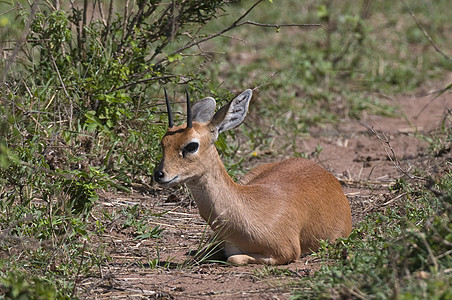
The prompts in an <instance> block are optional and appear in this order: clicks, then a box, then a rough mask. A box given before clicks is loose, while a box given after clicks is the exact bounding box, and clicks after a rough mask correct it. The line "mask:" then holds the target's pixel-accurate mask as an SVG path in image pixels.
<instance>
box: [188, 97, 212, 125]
mask: <svg viewBox="0 0 452 300" xmlns="http://www.w3.org/2000/svg"><path fill="white" fill-rule="evenodd" d="M216 105H217V102H216V101H215V99H213V98H212V97H207V98H204V99H202V100H199V101H198V102H196V103H195V104H194V105H193V107H192V108H191V112H192V118H193V121H195V122H199V123H207V122H209V121H210V120H211V119H212V116H213V114H214V113H215V107H216Z"/></svg>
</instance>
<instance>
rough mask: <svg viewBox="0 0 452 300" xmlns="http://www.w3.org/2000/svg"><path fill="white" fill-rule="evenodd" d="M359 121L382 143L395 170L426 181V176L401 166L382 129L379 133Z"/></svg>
mask: <svg viewBox="0 0 452 300" xmlns="http://www.w3.org/2000/svg"><path fill="white" fill-rule="evenodd" d="M360 123H361V124H362V125H363V126H364V127H366V128H367V129H368V130H369V131H371V132H372V133H373V134H374V135H375V137H376V138H377V139H378V140H379V141H380V143H381V144H382V145H383V147H384V149H385V152H386V156H387V157H388V158H389V160H390V161H391V162H392V164H393V165H394V167H395V168H396V170H397V171H399V172H400V173H402V174H404V175H406V176H408V177H409V178H411V179H417V180H424V181H428V179H427V178H424V177H420V176H416V175H414V174H411V173H410V172H408V170H406V169H405V168H404V167H403V166H402V164H401V162H400V160H399V159H398V158H397V156H396V155H395V153H394V149H393V148H392V146H391V144H390V143H389V139H388V138H387V136H386V135H385V133H384V132H383V131H382V132H381V133H379V132H377V131H376V130H375V129H374V128H373V127H371V126H369V125H367V124H366V123H364V122H360Z"/></svg>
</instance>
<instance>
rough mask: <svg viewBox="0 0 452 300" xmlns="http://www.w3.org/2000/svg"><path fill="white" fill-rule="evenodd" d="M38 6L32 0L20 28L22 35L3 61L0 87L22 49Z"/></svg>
mask: <svg viewBox="0 0 452 300" xmlns="http://www.w3.org/2000/svg"><path fill="white" fill-rule="evenodd" d="M37 8H38V4H37V3H36V1H35V2H33V4H32V5H31V10H30V14H29V16H28V18H27V22H26V24H25V28H24V29H23V30H22V35H21V36H20V38H19V40H18V42H17V44H16V47H14V50H13V53H12V54H11V55H10V56H9V57H8V59H7V60H6V63H5V67H4V68H3V70H2V72H0V73H1V75H0V87H2V86H3V85H5V79H6V75H7V74H8V71H9V69H10V68H11V66H12V64H13V63H14V62H15V61H16V57H17V55H18V54H19V52H20V50H21V49H22V46H23V45H24V43H25V42H26V41H27V35H28V33H29V31H30V27H31V24H32V23H33V20H34V18H35V14H36V9H37Z"/></svg>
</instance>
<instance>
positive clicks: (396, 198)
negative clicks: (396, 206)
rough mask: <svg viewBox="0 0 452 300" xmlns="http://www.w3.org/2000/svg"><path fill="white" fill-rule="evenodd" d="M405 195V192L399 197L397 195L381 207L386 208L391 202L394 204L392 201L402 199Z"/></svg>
mask: <svg viewBox="0 0 452 300" xmlns="http://www.w3.org/2000/svg"><path fill="white" fill-rule="evenodd" d="M407 194H408V193H407V192H405V193H402V194H400V195H398V196H396V197H394V198H392V199H391V200H389V201H387V202H385V203H383V204H382V205H381V206H387V205H389V204H391V203H392V202H394V201H396V200H398V199H400V198H402V197H403V196H406V195H407Z"/></svg>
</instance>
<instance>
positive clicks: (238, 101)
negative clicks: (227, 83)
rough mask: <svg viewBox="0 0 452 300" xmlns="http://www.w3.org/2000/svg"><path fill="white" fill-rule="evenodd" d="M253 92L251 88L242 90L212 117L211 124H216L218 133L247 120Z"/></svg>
mask: <svg viewBox="0 0 452 300" xmlns="http://www.w3.org/2000/svg"><path fill="white" fill-rule="evenodd" d="M252 95H253V92H252V91H251V90H250V89H247V90H246V91H244V92H242V93H241V94H240V95H238V96H237V97H235V98H234V99H232V101H231V102H229V103H228V104H226V105H225V106H223V107H222V108H221V109H220V110H219V111H218V112H217V113H216V114H215V115H214V116H213V118H212V121H210V124H212V125H213V126H215V127H216V128H217V130H218V133H221V132H223V131H226V130H230V129H234V128H236V127H237V126H239V125H240V124H242V122H243V120H245V116H246V113H247V112H248V106H249V104H250V100H251V96H252Z"/></svg>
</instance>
